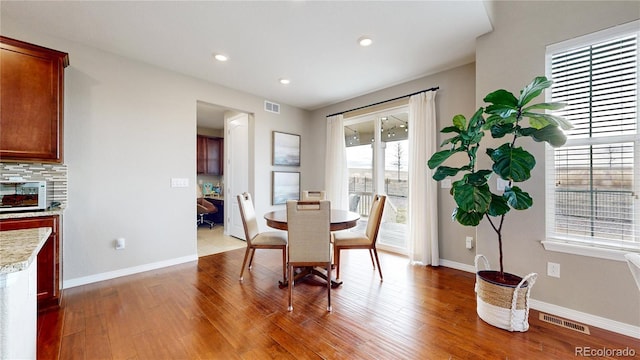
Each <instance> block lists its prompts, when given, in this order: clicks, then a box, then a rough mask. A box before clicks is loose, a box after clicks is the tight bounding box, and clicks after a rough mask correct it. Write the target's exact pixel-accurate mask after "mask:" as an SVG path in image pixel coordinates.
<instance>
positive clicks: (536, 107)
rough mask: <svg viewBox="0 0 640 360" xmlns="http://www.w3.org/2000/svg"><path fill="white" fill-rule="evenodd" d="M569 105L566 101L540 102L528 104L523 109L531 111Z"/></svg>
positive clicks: (556, 108) (558, 108)
mask: <svg viewBox="0 0 640 360" xmlns="http://www.w3.org/2000/svg"><path fill="white" fill-rule="evenodd" d="M565 106H567V104H565V103H560V102H553V103H539V104H534V105H531V106H528V107H526V108H524V109H522V112H529V111H531V110H560V109H562V108H564V107H565Z"/></svg>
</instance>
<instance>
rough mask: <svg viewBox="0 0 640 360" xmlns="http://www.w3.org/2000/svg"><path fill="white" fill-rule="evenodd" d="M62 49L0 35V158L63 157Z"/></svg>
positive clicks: (40, 159) (39, 159) (33, 159)
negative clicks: (49, 47) (0, 91)
mask: <svg viewBox="0 0 640 360" xmlns="http://www.w3.org/2000/svg"><path fill="white" fill-rule="evenodd" d="M68 65H69V55H68V54H67V53H64V52H60V51H56V50H52V49H48V48H44V47H41V46H37V45H33V44H29V43H25V42H22V41H19V40H14V39H10V38H7V37H4V36H0V89H2V96H1V97H0V98H1V101H0V128H1V129H2V131H0V159H1V160H2V161H7V160H9V161H25V162H53V163H62V161H63V146H62V142H63V114H64V109H63V105H64V68H65V67H67V66H68Z"/></svg>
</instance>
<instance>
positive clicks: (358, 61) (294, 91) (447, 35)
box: [0, 1, 492, 110]
mask: <svg viewBox="0 0 640 360" xmlns="http://www.w3.org/2000/svg"><path fill="white" fill-rule="evenodd" d="M0 6H1V9H2V12H1V16H2V19H3V20H4V19H13V20H14V22H16V23H18V24H21V25H23V26H26V27H27V28H29V29H32V30H34V31H36V32H41V33H46V34H48V35H51V36H56V37H61V38H65V39H68V40H71V41H75V42H79V43H82V44H85V45H89V46H92V47H96V48H99V49H102V50H105V51H108V52H112V53H115V54H118V55H122V56H125V57H128V58H132V59H136V60H139V61H142V62H145V63H149V64H153V65H156V66H159V67H162V68H166V69H169V70H172V71H176V72H179V73H182V74H186V75H189V76H193V77H196V78H199V79H203V80H206V81H209V82H212V83H216V84H220V85H223V86H226V87H229V88H232V89H236V90H240V91H243V92H247V93H250V94H254V95H257V96H260V97H264V98H265V99H266V100H270V101H274V102H278V103H282V104H288V105H292V106H296V107H299V108H302V109H307V110H314V109H318V108H321V107H323V106H326V105H330V104H333V103H337V102H340V101H343V100H347V99H350V98H353V97H357V96H360V95H364V94H367V93H370V92H372V91H376V90H380V89H383V88H386V87H389V86H392V85H396V84H400V83H403V82H406V81H409V80H412V79H416V78H419V77H422V76H425V75H428V74H432V73H436V72H439V71H442V70H445V69H448V68H451V67H455V66H458V65H462V64H465V63H469V62H472V61H473V60H474V58H475V39H476V38H477V37H478V36H480V35H482V34H484V33H487V32H489V31H491V29H492V28H491V23H490V21H489V17H488V16H487V13H486V11H485V8H484V4H483V2H482V1H409V2H403V1H371V2H368V1H367V2H365V1H256V2H249V1H100V2H94V1H62V2H59V1H2V2H1V3H0ZM363 35H367V36H370V37H371V38H372V39H373V44H372V45H371V46H369V47H361V46H359V45H358V42H357V40H358V39H359V38H360V37H361V36H363ZM214 53H223V54H226V55H228V56H229V61H227V62H217V61H215V60H213V56H212V55H213V54H214ZM71 65H72V66H73V54H71ZM280 78H288V79H290V80H291V83H290V84H289V85H281V84H280V83H279V81H278V80H279V79H280Z"/></svg>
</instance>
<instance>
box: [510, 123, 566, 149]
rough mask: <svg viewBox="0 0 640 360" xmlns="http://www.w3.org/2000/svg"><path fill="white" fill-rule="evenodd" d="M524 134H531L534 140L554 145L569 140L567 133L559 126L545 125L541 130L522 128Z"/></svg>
mask: <svg viewBox="0 0 640 360" xmlns="http://www.w3.org/2000/svg"><path fill="white" fill-rule="evenodd" d="M520 134H521V135H522V136H530V137H531V138H532V139H533V140H535V141H538V142H543V141H544V142H547V143H549V145H551V146H553V147H558V146H562V145H564V144H565V143H566V142H567V135H565V134H564V133H563V132H562V130H560V129H559V128H558V127H557V126H552V125H551V126H545V127H543V128H542V129H540V130H537V129H534V128H523V129H520Z"/></svg>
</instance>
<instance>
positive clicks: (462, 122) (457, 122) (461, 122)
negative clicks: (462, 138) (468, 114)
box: [453, 114, 467, 131]
mask: <svg viewBox="0 0 640 360" xmlns="http://www.w3.org/2000/svg"><path fill="white" fill-rule="evenodd" d="M453 126H455V127H456V128H457V129H459V130H460V131H462V130H464V129H466V128H467V118H465V117H464V115H460V114H458V115H456V116H454V117H453Z"/></svg>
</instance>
